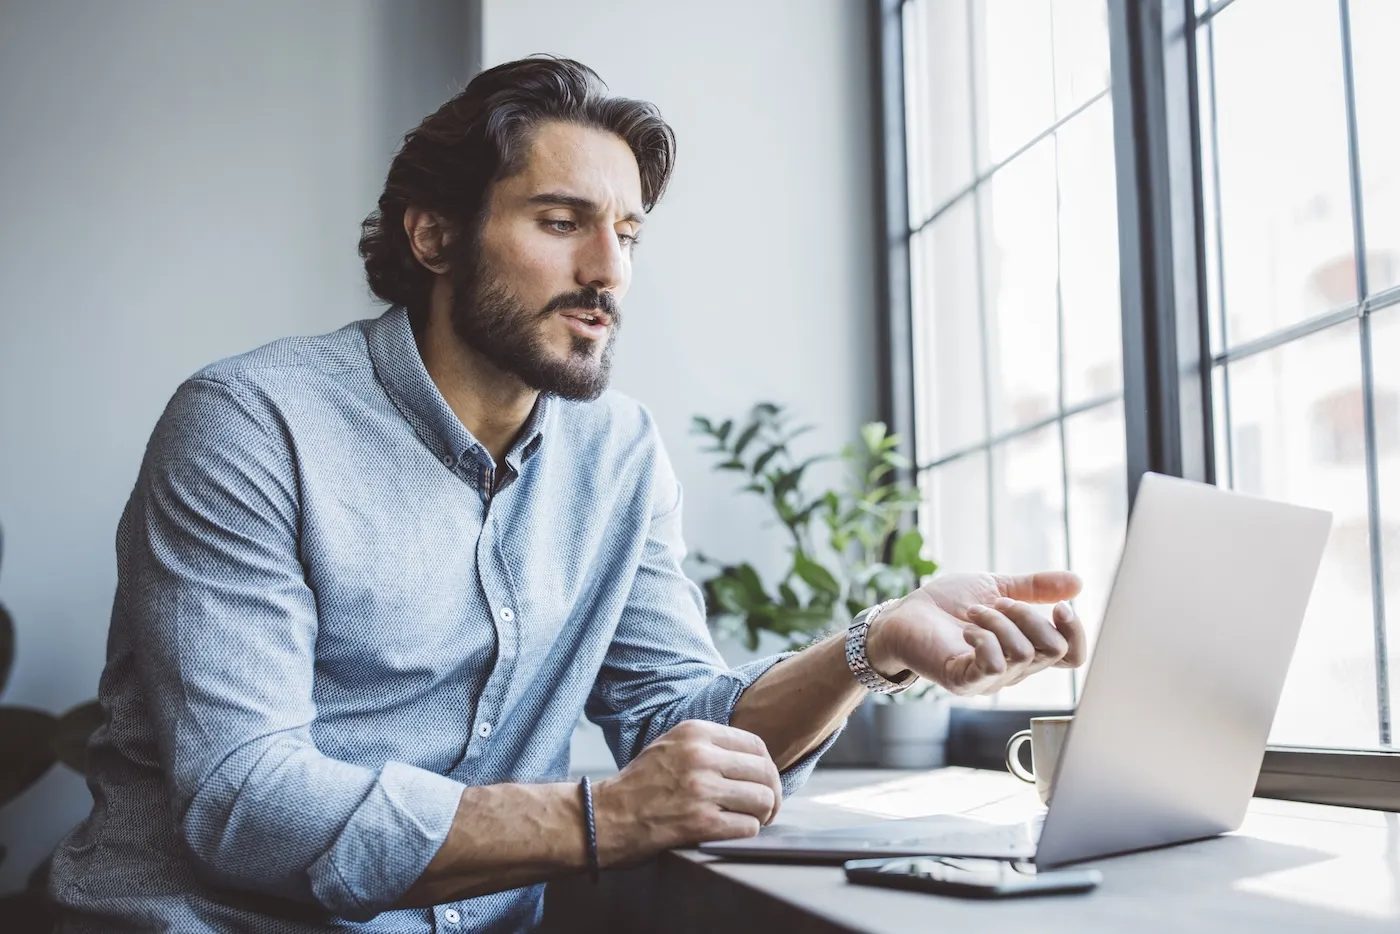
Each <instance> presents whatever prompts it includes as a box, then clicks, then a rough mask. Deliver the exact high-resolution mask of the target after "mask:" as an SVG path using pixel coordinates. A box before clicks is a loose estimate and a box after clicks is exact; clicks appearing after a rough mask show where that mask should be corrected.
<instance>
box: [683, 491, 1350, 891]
mask: <svg viewBox="0 0 1400 934" xmlns="http://www.w3.org/2000/svg"><path fill="white" fill-rule="evenodd" d="M1331 524H1332V516H1331V514H1330V513H1328V512H1323V511H1320V510H1316V509H1308V508H1305V507H1301V506H1292V505H1286V504H1283V503H1276V502H1271V501H1269V500H1264V499H1258V498H1255V497H1251V496H1244V495H1241V494H1238V493H1233V492H1229V491H1226V490H1221V489H1219V488H1217V487H1214V486H1209V485H1207V484H1202V483H1195V482H1192V481H1189V480H1182V479H1179V478H1175V477H1166V476H1162V475H1160V474H1152V473H1148V474H1145V475H1144V476H1143V479H1142V483H1141V485H1140V486H1139V488H1138V495H1137V500H1136V502H1135V504H1134V507H1133V513H1132V517H1131V519H1130V520H1129V522H1128V531H1127V535H1126V537H1125V539H1124V543H1123V552H1122V554H1121V556H1120V558H1119V562H1118V570H1117V573H1116V575H1115V576H1114V581H1113V588H1112V591H1111V593H1110V595H1109V600H1108V604H1107V607H1106V609H1105V611H1104V618H1103V625H1102V626H1101V628H1100V631H1099V637H1098V644H1097V646H1096V648H1095V650H1094V655H1093V660H1092V664H1091V665H1090V667H1089V671H1088V673H1087V675H1086V679H1085V683H1084V690H1083V693H1082V696H1081V697H1080V701H1079V706H1078V709H1077V710H1076V711H1075V718H1074V721H1073V722H1072V723H1071V725H1070V729H1069V733H1068V735H1067V736H1066V738H1065V743H1064V747H1063V749H1062V750H1061V752H1060V759H1059V763H1058V766H1057V768H1056V773H1055V784H1054V795H1053V797H1052V798H1051V802H1050V806H1049V808H1048V809H1047V810H1046V811H1044V812H1042V813H1041V814H1040V815H1039V816H1038V818H1037V819H1035V820H1032V821H1029V822H1022V823H1015V824H999V823H992V822H988V821H980V820H976V819H974V818H972V817H967V816H960V815H942V816H937V817H924V818H913V819H909V820H893V821H884V822H881V823H879V824H871V825H864V826H861V827H856V828H849V827H848V828H842V829H839V830H826V831H812V830H800V829H795V828H784V827H782V826H781V825H773V826H771V827H766V828H764V830H763V831H762V832H760V833H759V835H758V836H756V837H751V838H748V839H744V840H725V841H716V842H711V843H705V844H702V845H701V847H700V849H701V851H702V852H705V853H711V854H714V855H717V856H725V857H729V858H731V859H748V860H759V859H767V860H779V861H811V862H840V861H843V860H846V859H859V858H867V857H877V856H916V855H937V856H960V857H982V858H993V859H1009V860H1026V861H1033V862H1034V863H1035V865H1036V867H1037V868H1039V869H1049V868H1053V867H1056V866H1063V865H1065V864H1068V863H1075V862H1080V861H1082V860H1087V859H1096V858H1099V857H1103V856H1111V855H1117V854H1121V853H1129V852H1134V851H1137V850H1144V849H1151V848H1155V847H1161V846H1167V845H1170V844H1175V843H1184V842H1187V841H1191V840H1200V839H1205V838H1207V837H1213V836H1216V835H1217V834H1222V833H1227V832H1229V831H1232V830H1238V829H1239V826H1240V824H1241V823H1242V822H1243V820H1244V815H1245V810H1246V808H1247V807H1248V806H1249V801H1250V798H1251V796H1252V795H1253V792H1254V786H1255V782H1256V781H1257V779H1258V776H1259V766H1260V764H1261V763H1262V761H1263V757H1264V745H1265V743H1266V742H1267V740H1268V736H1269V729H1270V727H1271V725H1272V723H1273V718H1274V711H1275V709H1276V708H1277V706H1278V702H1279V696H1280V694H1281V693H1282V691H1283V683H1284V678H1285V676H1286V675H1287V673H1288V664H1289V660H1290V659H1291V658H1292V656H1293V648H1294V645H1295V644H1296V643H1297V640H1298V632H1299V630H1300V628H1301V627H1302V623H1303V614H1304V611H1305V610H1306V609H1307V605H1308V598H1309V596H1310V595H1311V593H1312V588H1313V581H1314V579H1315V578H1316V577H1317V571H1318V566H1319V565H1320V564H1321V561H1322V553H1323V548H1324V546H1325V545H1326V543H1327V536H1328V533H1329V530H1330V528H1331Z"/></svg>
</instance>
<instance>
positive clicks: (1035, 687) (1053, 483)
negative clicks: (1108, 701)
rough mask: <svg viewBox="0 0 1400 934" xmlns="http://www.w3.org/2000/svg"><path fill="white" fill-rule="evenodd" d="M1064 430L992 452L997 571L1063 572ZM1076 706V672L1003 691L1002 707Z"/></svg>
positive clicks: (1053, 673)
mask: <svg viewBox="0 0 1400 934" xmlns="http://www.w3.org/2000/svg"><path fill="white" fill-rule="evenodd" d="M1062 470H1063V465H1062V461H1061V458H1060V426H1059V425H1058V424H1055V425H1050V426H1049V427H1046V428H1041V429H1037V430H1036V431H1033V432H1030V433H1029V434H1025V435H1021V436H1020V437H1018V438H1014V439H1012V440H1010V441H1008V442H1006V443H1004V444H1000V445H998V446H997V447H995V448H993V449H992V484H993V494H992V495H993V513H994V516H995V518H994V520H993V523H994V527H995V529H996V535H995V543H994V546H993V547H994V551H995V554H994V556H993V559H994V560H993V568H994V569H995V570H997V571H1006V572H1011V573H1017V572H1023V571H1039V570H1044V569H1047V568H1062V567H1065V566H1066V565H1067V563H1068V562H1067V561H1066V559H1065V493H1064V482H1063V473H1062ZM1073 703H1074V673H1073V672H1071V671H1070V670H1068V669H1063V668H1050V669H1046V670H1045V671H1042V672H1040V673H1038V674H1035V675H1032V676H1031V677H1029V678H1027V679H1026V680H1025V681H1022V682H1021V683H1020V684H1017V685H1013V686H1011V687H1008V688H1005V689H1003V690H1001V691H999V692H998V693H997V694H996V696H995V698H994V704H995V705H996V706H1001V707H1007V706H1010V707H1018V706H1019V707H1033V706H1050V707H1057V706H1065V707H1068V706H1070V705H1071V704H1073Z"/></svg>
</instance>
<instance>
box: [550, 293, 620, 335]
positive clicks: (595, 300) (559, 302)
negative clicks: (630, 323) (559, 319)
mask: <svg viewBox="0 0 1400 934" xmlns="http://www.w3.org/2000/svg"><path fill="white" fill-rule="evenodd" d="M565 309H577V310H578V311H604V312H607V313H608V315H609V316H610V317H611V318H612V320H613V325H614V326H616V325H619V324H621V323H622V310H621V309H620V308H619V307H618V302H617V296H615V295H613V293H611V292H600V291H598V290H597V289H579V290H577V291H575V292H565V293H563V294H562V295H556V296H554V297H553V298H551V299H550V300H549V304H547V305H545V306H544V310H542V311H541V312H540V317H542V318H547V317H549V316H550V315H552V314H554V313H555V312H558V311H564V310H565Z"/></svg>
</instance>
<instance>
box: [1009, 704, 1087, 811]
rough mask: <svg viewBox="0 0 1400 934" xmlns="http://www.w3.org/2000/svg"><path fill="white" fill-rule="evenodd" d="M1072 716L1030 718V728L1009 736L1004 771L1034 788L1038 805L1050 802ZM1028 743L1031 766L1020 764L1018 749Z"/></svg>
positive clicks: (1019, 750)
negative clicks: (1030, 768)
mask: <svg viewBox="0 0 1400 934" xmlns="http://www.w3.org/2000/svg"><path fill="white" fill-rule="evenodd" d="M1073 719H1074V717H1033V718H1032V719H1031V728H1030V729H1029V730H1022V731H1021V732H1019V733H1017V734H1016V735H1014V736H1012V737H1011V739H1010V740H1008V741H1007V743H1006V768H1007V770H1008V771H1010V772H1011V774H1012V775H1015V776H1016V777H1017V778H1019V779H1020V780H1021V781H1023V782H1031V783H1033V784H1034V785H1035V790H1036V792H1037V793H1038V794H1039V795H1040V800H1041V803H1043V804H1049V803H1050V791H1051V787H1050V786H1051V783H1052V782H1054V780H1055V764H1056V763H1057V762H1059V760H1060V748H1061V747H1063V746H1064V744H1065V736H1066V735H1067V734H1068V733H1069V724H1070V721H1071V720H1073ZM1028 740H1029V741H1030V744H1031V767H1032V769H1033V771H1026V767H1025V766H1023V765H1021V759H1020V755H1019V754H1020V752H1021V746H1023V745H1024V744H1025V743H1026V742H1027V741H1028Z"/></svg>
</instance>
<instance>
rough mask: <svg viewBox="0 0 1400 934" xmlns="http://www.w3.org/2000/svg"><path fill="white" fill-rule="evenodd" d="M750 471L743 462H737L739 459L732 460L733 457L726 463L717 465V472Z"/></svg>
mask: <svg viewBox="0 0 1400 934" xmlns="http://www.w3.org/2000/svg"><path fill="white" fill-rule="evenodd" d="M748 469H749V468H748V467H746V466H744V462H743V461H741V460H737V459H735V458H732V457H731V458H730V459H729V460H727V461H724V462H723V463H719V464H716V465H715V470H748Z"/></svg>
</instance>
